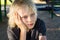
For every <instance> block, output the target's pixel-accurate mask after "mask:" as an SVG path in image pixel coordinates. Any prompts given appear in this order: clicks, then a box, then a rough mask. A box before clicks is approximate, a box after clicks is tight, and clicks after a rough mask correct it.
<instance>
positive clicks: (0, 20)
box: [0, 0, 60, 40]
mask: <svg viewBox="0 0 60 40" xmlns="http://www.w3.org/2000/svg"><path fill="white" fill-rule="evenodd" d="M13 1H14V0H0V40H8V38H7V32H6V30H7V27H8V18H7V13H8V12H9V6H10V5H11V4H12V2H13ZM33 2H34V3H35V5H36V8H37V14H38V18H40V19H42V20H43V21H44V22H45V25H46V29H47V31H46V35H47V40H60V0H33Z"/></svg>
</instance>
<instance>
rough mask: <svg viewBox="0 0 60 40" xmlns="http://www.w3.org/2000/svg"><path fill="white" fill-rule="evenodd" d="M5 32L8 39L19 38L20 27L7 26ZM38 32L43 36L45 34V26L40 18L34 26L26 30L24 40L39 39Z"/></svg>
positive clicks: (15, 39) (14, 39)
mask: <svg viewBox="0 0 60 40" xmlns="http://www.w3.org/2000/svg"><path fill="white" fill-rule="evenodd" d="M7 34H8V39H9V40H19V38H20V35H19V34H20V29H19V28H18V27H15V28H11V27H9V26H8V28H7ZM39 34H42V35H43V36H44V35H46V27H45V23H44V22H43V21H42V20H40V19H37V21H36V23H35V26H34V28H33V29H31V30H30V31H29V32H27V35H26V36H27V37H26V40H39V39H38V36H39Z"/></svg>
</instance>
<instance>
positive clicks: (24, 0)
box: [7, 0, 37, 28]
mask: <svg viewBox="0 0 60 40" xmlns="http://www.w3.org/2000/svg"><path fill="white" fill-rule="evenodd" d="M23 5H27V6H28V7H30V8H32V10H33V11H34V12H35V14H36V17H37V10H36V7H35V4H34V3H33V2H32V0H15V1H14V2H13V3H12V5H11V6H10V10H9V13H8V14H7V17H8V18H9V20H8V25H9V26H10V27H12V28H13V27H15V26H16V24H15V22H14V18H13V13H15V11H16V10H17V9H18V8H20V7H22V6H23Z"/></svg>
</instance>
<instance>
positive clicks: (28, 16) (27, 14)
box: [18, 7, 36, 29]
mask: <svg viewBox="0 0 60 40" xmlns="http://www.w3.org/2000/svg"><path fill="white" fill-rule="evenodd" d="M18 14H19V15H20V16H21V18H22V21H23V22H24V23H25V25H26V26H27V27H28V28H29V29H32V28H33V27H34V24H35V22H36V15H35V13H34V12H33V10H32V9H31V8H29V7H23V8H20V9H19V10H18Z"/></svg>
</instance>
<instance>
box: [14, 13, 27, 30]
mask: <svg viewBox="0 0 60 40" xmlns="http://www.w3.org/2000/svg"><path fill="white" fill-rule="evenodd" d="M13 15H14V21H15V23H16V25H17V26H18V28H20V30H21V31H27V27H26V25H25V24H24V23H23V21H22V19H21V17H20V15H18V13H15V14H13Z"/></svg>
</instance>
